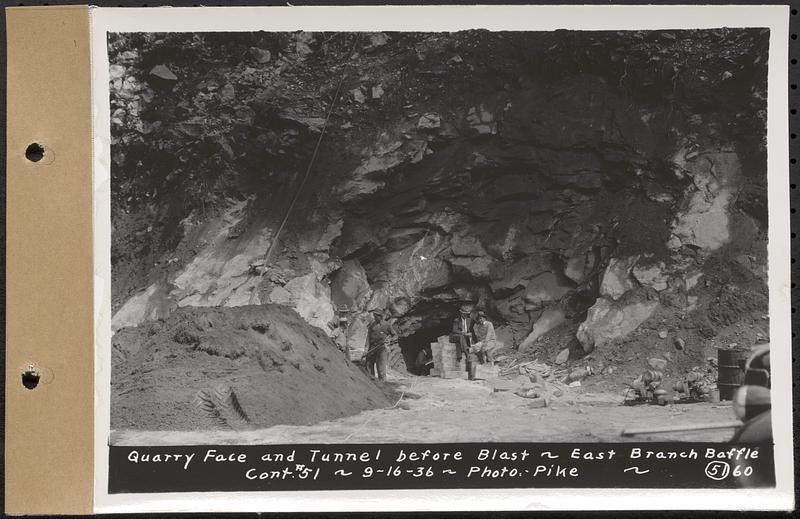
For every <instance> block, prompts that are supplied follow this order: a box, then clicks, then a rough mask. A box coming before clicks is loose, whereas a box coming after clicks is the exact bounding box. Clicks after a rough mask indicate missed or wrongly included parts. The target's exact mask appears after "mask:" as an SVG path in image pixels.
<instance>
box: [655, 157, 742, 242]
mask: <svg viewBox="0 0 800 519" xmlns="http://www.w3.org/2000/svg"><path fill="white" fill-rule="evenodd" d="M683 164H684V169H685V171H686V173H687V174H689V175H691V176H692V180H693V185H692V186H690V187H689V188H688V189H687V192H686V194H685V196H684V202H683V208H682V209H681V211H680V212H679V213H678V214H677V216H676V218H675V220H674V222H673V224H672V238H671V239H670V241H669V243H668V246H669V247H672V248H677V247H679V246H681V245H693V246H695V247H698V248H699V249H700V250H701V251H703V252H712V251H715V250H717V249H719V248H720V247H722V246H723V245H725V244H726V243H728V242H729V241H730V230H729V224H730V214H729V206H730V204H731V202H732V201H733V199H734V196H735V194H736V187H737V181H738V178H739V176H740V174H741V164H740V162H739V157H738V155H737V154H736V153H734V152H730V151H728V152H725V151H723V152H709V153H700V154H699V155H697V156H696V157H694V158H693V159H691V160H685V159H683Z"/></svg>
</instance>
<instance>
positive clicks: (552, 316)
mask: <svg viewBox="0 0 800 519" xmlns="http://www.w3.org/2000/svg"><path fill="white" fill-rule="evenodd" d="M565 320H566V316H565V315H564V311H563V310H562V309H560V308H548V309H547V310H545V311H544V312H542V315H541V316H539V319H537V320H536V322H535V323H534V324H533V329H532V330H531V333H530V334H529V335H528V336H527V337H526V338H525V340H524V341H522V344H520V345H519V350H520V351H528V350H530V349H532V348H533V345H534V344H536V341H537V340H539V337H541V336H542V335H544V334H545V333H547V332H549V331H550V330H552V329H553V328H555V327H556V326H559V325H560V324H562V323H563V322H564V321H565ZM566 351H567V353H569V350H566Z"/></svg>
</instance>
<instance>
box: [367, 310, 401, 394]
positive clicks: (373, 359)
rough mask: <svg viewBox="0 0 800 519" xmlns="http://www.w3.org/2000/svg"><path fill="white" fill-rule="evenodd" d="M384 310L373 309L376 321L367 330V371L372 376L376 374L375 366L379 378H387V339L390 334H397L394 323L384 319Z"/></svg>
mask: <svg viewBox="0 0 800 519" xmlns="http://www.w3.org/2000/svg"><path fill="white" fill-rule="evenodd" d="M384 313H385V312H384V311H383V310H381V309H376V310H373V311H372V315H373V317H374V319H375V320H374V321H373V322H372V323H371V324H370V325H369V329H368V330H367V339H368V342H369V344H368V349H367V353H366V361H367V362H366V364H367V372H368V373H369V374H370V376H375V368H377V371H378V379H379V380H386V357H387V352H386V341H387V340H388V339H389V337H390V336H397V332H395V330H394V327H393V326H392V323H391V322H390V321H389V320H388V319H387V320H384Z"/></svg>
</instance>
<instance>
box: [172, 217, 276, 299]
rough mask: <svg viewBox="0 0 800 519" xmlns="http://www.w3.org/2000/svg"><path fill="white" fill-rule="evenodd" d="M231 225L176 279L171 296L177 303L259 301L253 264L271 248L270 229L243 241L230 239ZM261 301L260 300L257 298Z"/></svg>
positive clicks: (224, 228)
mask: <svg viewBox="0 0 800 519" xmlns="http://www.w3.org/2000/svg"><path fill="white" fill-rule="evenodd" d="M231 227H232V225H230V226H224V227H223V228H222V229H221V231H220V232H219V233H218V234H217V236H216V237H215V239H213V240H212V241H211V243H209V245H208V246H207V247H206V248H205V249H204V250H202V251H201V252H200V253H199V254H198V255H197V256H195V258H194V259H193V260H192V261H191V263H189V264H188V265H187V266H186V268H185V269H184V270H183V272H181V273H180V274H179V275H178V276H177V277H176V278H175V280H174V281H173V285H174V286H175V289H174V290H173V291H172V292H171V293H170V296H171V297H173V298H174V299H176V300H177V302H178V306H241V305H244V304H256V302H257V301H256V298H257V294H255V293H254V291H255V289H254V288H253V287H255V286H257V285H258V279H256V280H253V279H252V278H253V276H252V274H251V269H250V265H251V264H253V263H254V262H257V261H258V260H259V259H260V258H261V257H262V256H263V255H264V254H265V252H266V250H267V249H268V248H269V234H270V232H269V230H265V232H262V233H260V234H256V235H255V236H253V237H252V238H251V239H249V240H247V241H244V243H241V242H238V241H234V240H228V232H229V230H230V228H231ZM258 302H260V301H258Z"/></svg>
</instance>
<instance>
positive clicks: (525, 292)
mask: <svg viewBox="0 0 800 519" xmlns="http://www.w3.org/2000/svg"><path fill="white" fill-rule="evenodd" d="M429 36H431V35H422V34H417V33H402V34H401V33H376V34H372V35H370V36H369V38H364V39H363V45H365V47H364V48H363V49H361V50H360V51H358V52H357V53H355V54H356V55H353V54H351V50H352V47H351V45H352V43H350V44H344V43H342V42H340V41H339V40H338V39H335V40H330V41H328V39H327V38H323V37H322V36H321V35H316V34H309V33H297V34H294V33H293V34H278V33H263V34H262V33H258V34H255V33H254V34H253V35H249V36H248V37H247V38H244V36H242V38H243V39H242V40H241V41H240V40H239V39H237V38H238V36H237V37H234V36H231V38H232V40H231V42H230V45H229V46H227V47H224V53H223V47H221V46H219V45H216V43H215V42H214V40H213V38H212V39H208V40H207V39H205V38H206V37H205V36H202V37H197V38H194V39H192V38H190V37H189V36H187V35H185V34H173V35H169V37H165V38H163V39H158V38H156V37H155V36H153V37H151V36H150V35H142V36H137V38H140V39H141V41H138V40H137V42H138V43H137V45H136V48H137V49H138V50H137V52H134V53H130V52H128V51H127V49H125V47H126V42H127V39H128V38H132V36H126V35H116V36H113V37H111V39H112V41H111V43H110V47H109V49H110V50H109V52H110V60H111V65H112V69H111V72H112V74H111V76H110V79H111V109H112V225H113V228H114V231H113V233H112V273H113V287H112V310H113V312H114V313H113V323H114V324H113V326H114V329H115V330H119V329H121V328H124V327H131V326H137V325H140V326H141V325H144V324H145V323H147V322H149V321H152V320H154V319H163V318H165V317H167V316H169V315H170V314H171V312H174V311H175V310H176V309H179V308H182V307H197V306H205V307H218V306H219V307H233V306H243V305H259V304H267V303H278V304H281V305H285V306H289V307H291V308H293V309H295V310H296V311H297V313H298V314H299V315H300V316H302V318H303V319H305V320H306V322H308V323H310V324H312V325H313V326H316V327H318V328H320V329H321V330H323V332H324V333H326V334H328V335H333V334H335V333H336V332H335V330H333V329H332V328H331V327H330V326H329V323H330V322H331V321H332V320H334V314H335V309H336V308H338V307H339V306H342V305H347V307H348V309H349V310H350V311H351V312H352V313H351V325H350V328H349V329H348V341H349V343H350V345H351V347H353V348H354V349H355V350H357V351H363V347H364V342H365V337H366V328H367V324H368V323H369V322H370V320H371V318H370V316H369V313H368V312H369V310H371V309H375V308H384V309H387V308H388V309H390V311H391V312H392V313H393V315H394V317H395V318H396V320H397V322H396V325H397V328H398V329H399V331H400V334H401V336H402V337H401V339H406V340H412V339H413V342H414V343H415V344H421V345H424V344H427V343H428V342H430V340H431V339H432V338H435V337H436V336H438V335H441V334H442V333H446V331H447V329H448V328H449V327H450V324H451V322H452V319H453V317H454V316H455V314H456V309H457V308H458V307H459V306H460V305H462V304H470V305H472V306H473V307H475V308H479V309H483V310H485V311H486V312H487V313H488V315H489V318H490V319H491V320H492V321H493V322H494V323H495V327H496V330H497V333H498V336H499V337H502V338H501V340H502V341H504V342H505V343H506V344H507V345H508V346H514V347H519V346H520V345H521V344H524V346H525V348H526V349H527V348H532V347H535V343H536V341H537V340H538V338H539V337H541V335H542V334H544V333H546V332H548V331H549V330H551V329H553V328H554V327H557V326H562V325H564V326H567V325H569V326H573V327H574V328H573V329H577V337H578V339H579V340H580V342H581V344H582V345H583V347H584V349H585V350H586V351H590V350H591V349H593V348H596V347H600V346H602V345H603V344H606V343H608V342H610V341H614V340H617V339H621V338H624V337H625V336H626V335H627V334H629V333H630V332H632V331H633V330H635V329H636V328H637V327H638V326H640V325H641V323H643V322H644V321H645V320H647V319H648V318H649V317H650V316H651V315H652V314H653V313H654V312H655V310H656V309H657V308H659V309H661V311H663V312H667V313H669V315H670V316H674V317H675V319H679V318H680V316H681V315H683V314H685V313H689V312H694V311H705V310H704V309H707V308H709V304H711V300H712V296H711V295H709V293H707V292H706V285H705V283H706V279H707V276H708V275H709V273H711V271H712V270H713V269H711V267H708V268H707V267H706V265H712V264H720V263H719V262H723V263H724V264H725V265H727V264H728V263H725V262H727V261H728V260H727V259H726V258H727V256H726V255H727V254H728V252H727V251H728V250H729V249H731V250H734V249H735V255H734V256H735V257H739V256H741V261H740V262H739V263H737V264H740V265H744V267H742V268H745V269H746V270H747V271H748V272H751V273H755V274H752V275H753V276H756V278H757V279H758V280H759V281H758V283H759V285H758V286H757V287H756V288H758V287H761V286H763V287H765V286H766V285H765V284H764V283H765V281H764V278H763V276H762V275H761V274H758V273H759V272H761V271H763V268H762V267H763V261H764V260H763V258H764V257H765V254H762V253H763V252H764V251H763V250H762V249H763V246H764V245H763V244H764V241H763V239H762V238H763V237H765V236H766V224H767V219H766V217H765V214H766V209H765V208H766V187H765V186H766V182H765V179H766V161H765V150H764V147H763V142H761V140H759V139H757V138H754V136H758V135H763V134H764V113H765V112H764V109H765V101H764V99H765V98H764V97H763V95H764V92H765V91H766V59H764V58H765V54H764V53H765V49H766V44H767V41H768V36H767V35H766V34H765V33H762V32H760V31H759V30H755V29H754V30H736V31H734V30H719V31H706V32H702V33H701V32H698V33H691V34H689V33H687V35H685V36H682V39H681V45H680V46H679V47H678V46H672V45H671V44H668V45H667V44H665V45H662V44H660V43H659V44H655V43H653V42H652V41H651V40H650V39H649V38H650V36H646V35H644V34H643V33H635V32H631V33H619V34H617V33H569V32H567V33H546V34H545V33H542V34H538V35H536V34H527V33H502V34H501V33H487V34H483V33H473V32H462V33H448V34H439V35H435V36H431V37H429ZM654 37H656V36H654ZM665 38H666V39H664V42H667V41H673V40H671V39H669V38H668V37H665ZM659 41H660V40H659ZM662 43H663V42H662ZM165 48H185V49H186V50H187V52H186V53H185V54H180V55H179V56H176V57H175V61H174V62H170V63H163V64H162V63H161V62H162V61H163V56H164V55H165V53H164V49H165ZM522 48H524V49H526V52H525V53H521V52H519V49H522ZM569 49H585V52H584V51H581V52H578V53H573V54H569V52H571V51H569ZM720 49H725V52H726V54H725V55H726V56H727V57H726V60H720V59H719V53H720ZM239 51H241V52H239ZM565 52H566V53H567V54H564V53H565ZM231 56H234V58H232V57H231ZM236 56H241V58H240V59H239V58H235V57H236ZM655 58H658V59H655ZM345 61H346V62H347V63H348V67H347V70H344V69H343V68H342V67H341V64H342V63H343V62H345ZM723 61H725V62H726V63H728V62H729V61H733V62H735V63H736V64H737V66H738V69H737V73H736V76H735V77H736V78H739V79H740V81H739V80H737V81H734V79H732V78H731V79H729V80H728V81H725V82H724V83H722V82H721V80H719V79H718V78H720V77H722V73H723V72H724V71H723V70H721V67H723V64H722V62H723ZM154 63H158V64H159V67H161V66H163V67H164V69H165V70H166V71H169V74H167V73H166V71H165V70H164V69H161V68H158V70H155V69H153V68H152V64H154ZM312 63H313V66H312V65H311V64H312ZM654 64H657V65H654ZM725 66H728V65H725ZM154 70H155V72H157V73H158V74H151V72H152V71H154ZM323 71H325V72H323ZM331 71H335V72H331ZM633 71H636V72H633ZM676 71H680V73H678V72H676ZM341 74H345V76H346V80H347V81H346V82H347V86H346V87H345V89H344V90H343V91H342V92H343V94H342V95H341V96H339V98H338V99H337V100H336V101H335V104H334V105H333V112H332V114H333V115H332V116H331V118H330V119H329V121H328V125H327V126H324V125H325V120H326V117H325V116H326V114H327V113H328V110H329V109H330V108H331V105H330V102H331V99H332V96H333V92H335V91H336V88H337V84H338V81H339V78H340V75H341ZM431 78H436V79H435V80H432V79H431ZM641 85H649V86H648V87H647V88H646V89H642V88H641ZM308 92H320V93H321V95H320V96H316V94H315V95H314V96H309V95H308ZM323 129H324V132H323ZM320 135H322V136H323V139H322V141H321V145H320V146H319V149H316V145H317V142H318V141H319V137H320ZM315 151H316V159H315V162H314V163H313V164H312V167H311V169H310V173H309V176H308V179H307V181H304V180H303V178H304V175H305V172H306V170H307V168H308V167H309V160H310V157H311V156H312V155H313V154H314V153H315ZM304 182H305V183H304ZM300 186H303V189H302V190H301V191H298V187H300ZM295 195H297V199H296V203H295V205H294V206H293V209H292V212H291V214H289V218H288V219H287V221H286V225H285V226H284V227H283V230H282V231H281V234H280V235H276V234H277V232H278V229H279V228H280V226H281V222H282V221H283V219H284V218H285V217H286V215H287V211H288V208H289V202H290V201H291V200H293V199H294V197H295ZM754 244H755V245H754ZM748 247H751V249H748ZM752 247H756V248H758V247H761V248H762V249H752ZM268 254H269V258H267V256H268ZM750 256H752V257H754V258H755V260H751V259H750ZM714 262H717V263H714ZM749 288H750V289H752V288H753V287H749ZM709 290H710V289H709ZM713 297H717V296H713ZM763 311H764V313H766V308H764V309H763Z"/></svg>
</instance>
